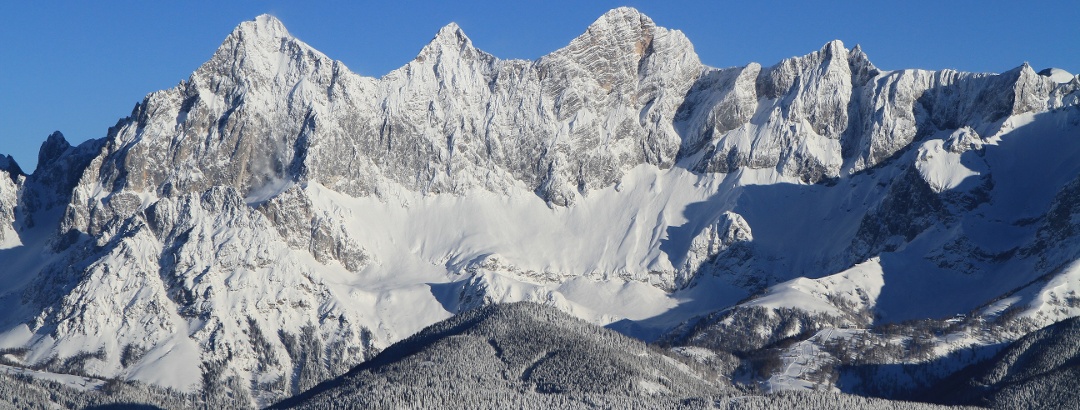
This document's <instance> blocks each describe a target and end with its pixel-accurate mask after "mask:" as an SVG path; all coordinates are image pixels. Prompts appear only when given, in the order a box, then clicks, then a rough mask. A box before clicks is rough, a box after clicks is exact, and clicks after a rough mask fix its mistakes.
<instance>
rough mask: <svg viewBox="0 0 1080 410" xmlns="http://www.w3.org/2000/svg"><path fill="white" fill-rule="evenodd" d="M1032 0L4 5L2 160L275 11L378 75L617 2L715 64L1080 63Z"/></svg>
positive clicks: (101, 110) (506, 48)
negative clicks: (421, 57) (436, 45)
mask: <svg viewBox="0 0 1080 410" xmlns="http://www.w3.org/2000/svg"><path fill="white" fill-rule="evenodd" d="M1026 3H1028V2H1020V1H1000V0H984V1H968V0H961V1H924V0H906V1H896V2H883V1H865V0H863V1H768V0H765V1H697V2H690V1H670V0H669V1H655V2H645V1H623V2H612V1H572V0H545V1H520V0H498V1H472V2H440V1H414V0H400V1H386V0H382V1H376V2H366V1H364V2H362V1H310V2H308V1H305V2H299V1H297V2H286V1H253V0H236V1H223V2H207V1H137V2H136V1H115V2H95V1H70V2H51V1H47V2H36V1H0V42H2V44H3V46H2V47H0V153H2V154H12V155H13V156H15V158H16V160H18V161H19V163H20V164H21V165H22V166H23V168H24V169H25V170H27V171H30V170H32V169H33V168H34V166H35V162H36V155H37V149H38V146H39V145H40V144H41V142H42V141H44V139H45V137H46V136H47V135H48V134H49V133H51V132H52V131H54V130H60V131H62V132H63V133H64V134H65V135H66V136H67V138H68V140H69V141H71V142H72V143H73V144H74V143H78V142H82V141H85V140H86V139H89V138H102V137H104V136H105V133H106V131H107V130H108V127H109V126H111V125H113V124H115V123H116V121H117V120H119V119H120V118H122V117H124V116H126V115H128V114H129V113H130V112H131V109H132V108H133V107H134V105H135V104H136V103H137V102H139V101H141V100H142V98H143V96H145V95H146V94H148V93H150V92H153V91H156V90H160V89H164V88H168V87H172V86H174V85H176V84H177V83H178V82H179V81H181V80H183V79H186V78H187V77H188V76H189V75H190V73H191V72H192V71H194V70H195V68H197V67H198V66H199V65H200V64H201V63H202V62H203V61H205V60H206V59H208V58H209V57H210V55H211V54H212V53H213V51H214V50H215V49H216V48H217V46H218V45H219V44H220V43H221V41H222V40H224V38H225V36H226V35H228V34H229V32H230V31H232V29H233V27H235V26H236V25H237V24H239V23H240V22H242V21H245V20H250V19H252V18H254V17H255V16H257V15H259V14H262V13H270V14H273V15H275V16H277V17H278V18H279V19H281V20H282V21H283V22H284V23H285V26H286V27H287V28H288V29H289V31H290V32H292V34H293V35H295V36H296V37H298V38H300V39H301V40H303V41H305V42H307V43H308V44H310V45H312V46H314V47H315V48H317V49H319V50H321V51H322V52H324V53H326V54H327V55H328V56H330V57H331V58H334V59H337V60H341V61H343V62H344V63H345V64H346V65H347V66H349V68H351V69H352V70H353V71H355V72H358V73H360V74H363V75H370V76H381V75H383V74H385V73H387V72H388V71H390V70H392V69H394V68H397V67H399V66H401V65H403V64H405V63H406V62H408V61H409V60H411V59H412V58H413V57H414V56H415V54H416V53H417V52H418V51H419V50H420V48H421V47H423V45H424V44H425V43H427V41H428V40H430V39H431V38H432V36H434V35H435V33H436V32H437V31H438V29H439V28H440V27H442V26H443V25H445V24H447V23H449V22H451V21H454V22H457V23H458V24H459V25H460V26H461V27H462V28H463V29H464V30H465V33H466V34H467V35H468V36H469V37H471V38H472V40H473V43H474V44H475V45H476V46H477V47H479V48H480V49H483V50H485V51H487V52H490V53H492V54H494V55H496V56H498V57H500V58H528V59H535V58H537V57H540V56H542V55H544V54H547V53H548V52H551V51H554V50H556V49H558V48H560V47H562V46H564V45H566V44H567V43H568V42H569V41H570V40H571V39H573V38H574V37H576V36H577V35H578V34H580V33H581V32H583V31H584V30H585V28H586V27H587V26H588V25H589V23H591V22H592V21H593V20H595V19H596V18H597V17H599V16H600V15H601V14H603V13H604V12H605V11H607V10H609V9H611V8H614V7H617V6H621V5H627V6H633V7H636V8H638V9H639V10H641V11H642V12H644V13H645V14H647V15H649V16H650V17H652V18H653V20H655V21H656V22H657V24H659V25H661V26H664V27H668V28H673V29H679V30H682V31H683V32H684V33H686V35H687V37H689V38H690V40H691V41H692V42H693V43H694V46H695V48H696V50H697V52H698V54H699V55H700V56H701V60H702V61H703V62H704V63H705V64H708V65H712V66H717V67H727V66H735V65H743V64H746V63H748V62H751V61H755V62H759V63H761V64H763V65H766V66H768V65H772V64H774V63H776V62H777V61H779V60H780V59H783V58H786V57H790V56H794V55H802V54H806V53H809V52H811V51H814V50H817V49H819V48H820V47H821V46H822V45H823V44H825V43H826V42H828V41H830V40H833V39H840V40H843V41H844V43H845V44H846V45H847V46H848V47H853V46H854V45H855V44H861V45H862V46H863V49H864V50H865V51H866V52H867V54H869V56H870V59H871V61H873V62H874V63H875V64H876V65H877V66H878V67H880V68H883V69H902V68H926V69H943V68H952V69H958V70H963V71H980V72H1001V71H1005V70H1008V69H1011V68H1014V67H1016V66H1018V65H1020V64H1021V63H1023V62H1025V61H1027V62H1030V63H1031V65H1032V66H1034V67H1035V68H1036V69H1041V68H1045V67H1060V68H1064V69H1066V70H1068V71H1070V72H1073V73H1077V72H1080V4H1077V1H1076V0H1066V1H1062V2H1038V3H1033V4H1034V5H1027V4H1026Z"/></svg>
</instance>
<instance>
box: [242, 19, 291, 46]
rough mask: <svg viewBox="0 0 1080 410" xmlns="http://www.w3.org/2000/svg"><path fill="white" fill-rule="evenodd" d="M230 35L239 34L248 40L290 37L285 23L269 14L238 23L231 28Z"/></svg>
mask: <svg viewBox="0 0 1080 410" xmlns="http://www.w3.org/2000/svg"><path fill="white" fill-rule="evenodd" d="M232 35H234V36H241V37H243V38H245V39H249V40H276V39H280V38H292V35H291V34H289V30H286V29H285V24H282V23H281V20H278V19H277V17H274V16H271V15H269V14H263V15H260V16H258V17H255V19H254V20H250V21H245V22H243V23H240V25H239V26H237V27H236V28H235V29H233V32H232Z"/></svg>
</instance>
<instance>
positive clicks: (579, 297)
mask: <svg viewBox="0 0 1080 410" xmlns="http://www.w3.org/2000/svg"><path fill="white" fill-rule="evenodd" d="M1059 76H1060V75H1059ZM1078 90H1080V80H1077V79H1076V78H1074V79H1073V81H1072V82H1064V83H1062V82H1060V81H1057V80H1055V79H1051V78H1050V77H1048V76H1042V75H1039V74H1037V73H1035V72H1034V70H1033V69H1031V67H1030V66H1027V65H1026V64H1025V65H1022V66H1020V67H1018V68H1017V69H1014V70H1011V71H1009V72H1006V73H1002V74H970V73H957V72H952V71H947V70H946V71H941V72H931V71H925V70H898V71H881V70H879V69H877V68H876V67H875V66H874V65H873V64H872V63H871V62H870V60H869V58H868V57H867V56H866V54H865V53H864V52H863V51H862V49H861V47H858V46H856V47H855V48H854V49H851V50H848V49H847V48H845V46H844V45H843V43H842V42H840V41H833V42H830V43H827V44H825V45H824V46H823V47H822V48H821V49H819V50H818V51H815V52H812V53H810V54H807V55H805V56H798V57H792V58H789V59H785V60H783V61H781V62H779V63H777V64H775V65H773V66H770V67H762V66H761V65H759V64H756V63H750V64H748V65H746V66H743V67H731V68H724V69H717V68H711V67H707V66H704V65H702V64H701V62H700V61H699V60H698V58H697V56H696V54H695V53H694V51H693V46H692V44H690V43H689V41H688V40H687V39H686V37H685V36H684V35H682V34H681V33H680V32H678V31H677V30H668V29H665V28H662V27H658V26H656V25H655V23H654V22H653V21H652V20H651V19H649V18H648V17H646V16H644V15H643V14H641V13H639V12H637V11H636V10H633V9H630V8H620V9H615V10H613V11H610V12H608V13H605V14H604V15H603V16H601V17H600V18H599V19H597V20H596V22H594V23H593V24H591V25H590V26H589V28H588V29H586V31H585V32H584V33H583V34H582V35H580V36H578V37H576V38H575V39H574V40H572V41H571V42H570V43H569V44H568V45H567V46H566V47H564V48H561V49H559V50H556V51H553V52H552V53H549V54H548V55H545V56H543V57H540V58H538V59H536V60H531V61H530V60H500V59H498V58H496V57H494V56H492V55H490V54H487V53H485V52H483V51H481V50H478V49H476V48H475V47H473V45H472V43H471V40H469V39H468V37H467V36H466V35H465V34H464V33H463V32H462V31H461V30H460V27H457V26H456V24H453V23H451V24H449V25H447V26H445V27H443V28H442V29H440V30H439V31H438V33H437V34H436V36H435V37H434V38H433V40H432V41H431V42H429V43H428V44H427V45H425V46H424V47H423V48H422V49H421V50H420V52H419V53H418V55H417V57H416V58H415V59H414V60H412V61H410V62H408V63H407V64H405V65H404V66H402V67H401V68H399V69H396V70H394V71H392V72H390V73H388V74H387V75H385V76H383V77H381V78H372V77H363V76H360V75H357V74H354V73H352V72H350V71H349V70H348V69H347V68H346V67H345V66H344V64H342V63H340V62H338V61H334V60H331V59H330V58H329V57H327V56H325V55H323V54H322V53H320V52H318V51H317V50H315V49H313V48H311V47H310V46H308V45H306V44H305V43H303V42H302V41H300V40H298V39H295V38H294V37H293V36H291V34H289V33H288V31H287V30H286V29H285V27H284V25H283V24H281V22H280V21H278V20H277V19H276V18H274V17H272V16H267V15H264V16H259V17H257V18H256V19H255V20H253V21H251V22H245V23H242V24H240V25H239V26H238V27H237V28H236V30H234V31H233V32H232V33H231V34H230V35H229V36H228V37H226V39H225V41H224V42H223V43H222V46H221V47H219V48H218V49H217V51H215V53H214V54H213V57H211V59H210V60H209V61H207V62H206V63H205V64H203V65H202V66H200V67H199V68H198V69H197V70H196V71H195V72H194V73H193V74H192V76H191V77H190V78H189V79H188V80H185V81H183V82H181V84H180V85H178V86H177V87H174V88H171V89H167V90H162V91H158V92H155V93H151V94H150V95H148V96H147V97H146V98H145V99H144V100H143V101H142V102H141V103H139V104H138V105H137V106H136V107H135V109H134V110H133V112H132V114H131V116H129V117H127V118H124V119H122V120H120V121H119V122H118V123H117V125H116V126H114V127H112V128H110V130H109V134H108V136H107V137H106V138H103V139H100V140H92V141H88V142H85V143H82V144H80V145H78V146H76V147H72V146H70V144H68V143H67V142H66V141H65V140H64V139H63V136H62V134H59V133H56V134H53V135H52V136H50V137H49V138H48V139H47V140H46V142H45V143H44V144H43V146H42V149H41V153H40V156H39V157H40V158H41V159H40V160H39V166H38V170H35V172H34V173H33V174H30V175H22V173H21V171H15V168H14V167H8V168H6V169H8V170H11V171H8V172H9V176H10V178H0V222H2V224H0V235H3V236H0V244H3V247H2V248H3V249H0V261H3V262H5V263H8V264H9V266H11V268H10V269H9V271H8V272H5V273H3V274H2V275H0V277H2V278H3V279H5V280H7V281H8V283H13V284H14V285H13V286H12V288H11V289H9V290H8V291H6V292H5V293H2V294H0V301H2V302H3V303H4V304H5V305H10V306H15V307H17V308H15V309H11V310H10V311H8V312H5V313H4V314H3V315H0V325H2V326H4V328H0V348H5V349H7V348H11V349H24V350H19V351H20V352H22V353H21V354H19V355H16V356H12V357H13V359H12V360H15V363H16V364H18V365H22V366H28V367H36V368H40V369H44V370H49V371H59V372H64V373H78V372H83V373H87V374H93V375H97V376H101V377H117V378H127V379H132V380H142V381H147V382H151V383H155V384H161V385H165V386H169V387H173V388H177V389H181V390H186V391H191V390H198V389H204V388H205V389H210V388H215V389H217V388H224V389H226V390H231V391H240V392H251V393H252V394H253V395H254V397H253V398H252V401H253V403H260V404H268V403H271V402H274V401H276V400H278V399H280V398H281V397H284V396H287V395H289V394H293V393H297V392H299V391H302V390H304V389H305V388H306V387H310V385H312V384H313V383H316V382H318V381H321V380H324V379H327V378H329V377H332V376H335V375H337V374H339V373H341V372H343V371H344V370H345V369H348V368H350V367H351V366H352V365H355V364H358V363H360V362H362V361H364V360H367V359H369V358H371V357H372V356H373V354H374V353H375V352H376V351H378V350H379V349H381V348H382V347H386V346H388V345H390V344H391V343H393V342H395V341H397V340H400V339H402V338H404V337H406V336H408V335H410V334H412V333H414V332H416V331H419V330H420V329H422V328H424V327H425V326H427V325H429V324H431V323H434V322H436V321H439V320H442V319H445V318H447V317H450V316H452V315H455V314H458V313H461V312H465V311H469V310H471V309H475V308H477V307H480V306H483V305H486V304H490V303H501V302H516V301H534V302H543V303H546V304H550V305H553V306H556V307H559V308H560V309H562V310H564V311H567V312H570V313H572V314H574V315H576V316H579V317H582V318H584V319H586V320H589V321H591V322H594V323H599V324H608V325H611V326H613V327H615V328H619V329H622V330H624V331H626V332H627V333H631V334H636V335H638V336H639V337H642V338H656V337H660V336H662V335H663V334H664V333H665V332H668V331H670V330H671V329H676V328H677V326H679V325H680V324H695V325H693V326H697V325H696V323H700V324H701V326H698V327H697V328H695V331H696V332H699V334H702V335H715V334H725V332H732V331H734V332H739V331H747V329H743V328H739V327H737V326H741V325H745V324H749V325H765V326H766V328H765V329H764V330H763V333H765V335H764V336H763V340H765V341H764V342H761V343H758V345H755V346H753V347H754V348H755V349H763V348H768V347H769V346H770V345H771V344H773V343H775V342H777V341H778V340H785V339H787V338H791V337H796V338H800V337H806V338H809V339H804V340H802V341H801V342H805V343H818V342H820V340H819V339H821V338H824V337H825V336H820V335H817V334H809V333H807V332H811V331H815V332H816V331H819V330H820V331H825V330H829V329H835V328H837V327H841V326H853V325H857V326H866V325H870V324H873V323H875V322H876V321H882V322H888V321H890V320H897V321H900V320H907V319H916V318H927V319H933V320H939V319H940V317H939V316H942V315H946V316H947V315H955V314H970V315H972V317H978V318H985V319H987V320H996V318H998V317H1005V316H1007V315H1006V313H1005V312H1013V313H1011V314H1016V315H1018V316H1017V317H1019V318H1020V319H1023V320H1031V323H1033V324H1030V325H1025V326H1039V325H1045V324H1048V322H1050V321H1053V320H1055V319H1056V318H1061V317H1062V316H1070V315H1075V314H1077V313H1080V312H1074V310H1072V309H1073V307H1070V306H1068V304H1063V303H1061V301H1062V300H1064V298H1066V297H1067V292H1064V291H1061V292H1059V291H1057V290H1055V289H1056V288H1052V287H1046V288H1040V287H1039V286H1041V285H1043V284H1049V283H1053V284H1055V286H1056V285H1062V286H1064V289H1071V286H1072V283H1073V281H1072V278H1073V276H1075V275H1074V272H1073V270H1072V269H1071V268H1069V269H1065V268H1062V269H1058V267H1062V266H1064V267H1068V266H1070V265H1069V263H1070V262H1071V261H1073V260H1075V254H1076V252H1074V250H1073V249H1072V247H1071V245H1070V244H1071V243H1072V242H1070V241H1069V240H1070V238H1073V237H1074V235H1075V232H1073V231H1072V230H1070V229H1068V226H1071V225H1068V224H1064V225H1061V224H1055V223H1054V222H1053V221H1065V220H1069V215H1071V214H1072V213H1073V209H1074V206H1073V205H1074V204H1072V202H1071V200H1070V199H1069V198H1070V197H1069V195H1067V193H1068V192H1071V189H1072V185H1074V184H1071V183H1070V182H1069V181H1070V180H1071V178H1070V177H1069V176H1070V175H1073V174H1075V173H1076V171H1077V170H1076V169H1073V168H1070V166H1069V165H1068V163H1067V161H1059V160H1063V159H1065V158H1068V153H1070V152H1073V151H1075V150H1076V149H1077V146H1076V144H1073V143H1071V142H1070V141H1071V140H1069V139H1068V138H1067V136H1068V135H1070V134H1069V133H1071V132H1073V131H1075V130H1076V129H1077V124H1080V115H1078V114H1077V110H1076V109H1075V107H1077V106H1080V92H1078ZM1014 152H1025V153H1027V152H1030V153H1043V155H1042V156H1043V157H1045V158H1048V159H1051V160H1052V161H1048V162H1050V164H1041V163H1038V161H1037V160H1035V159H1028V160H1024V161H1019V160H1014V159H1011V158H1013V155H1012V153H1014ZM1031 158H1035V157H1031ZM1058 162H1061V163H1062V164H1064V165H1060V166H1058V167H1057V168H1054V167H1053V164H1055V163H1058ZM12 163H13V162H12ZM1043 171H1060V172H1059V174H1060V175H1058V176H1054V177H1052V178H1050V180H1052V181H1050V182H1046V183H1045V184H1043V185H1045V186H1035V187H1032V186H1028V185H1032V184H1027V183H1026V182H1025V181H1027V180H1026V179H1025V178H1033V175H1034V174H1035V173H1038V172H1043ZM1010 174H1015V176H1014V175H1010ZM1051 175H1053V174H1051ZM9 180H10V181H11V182H12V183H11V184H8V183H7V181H9ZM1036 185H1037V184H1036ZM1012 198H1023V200H1014V199H1012ZM1016 215H1023V218H1022V219H1023V220H1022V221H1016V222H1015V223H1014V221H1013V220H1014V219H1016ZM1000 232H1008V233H1009V235H1003V234H1001V233H1000ZM988 233H989V234H988ZM1006 236H1007V238H1006ZM1010 238H1012V239H1010ZM1037 238H1042V241H1043V242H1046V241H1049V240H1051V239H1050V238H1056V239H1055V240H1057V242H1058V243H1061V244H1062V245H1061V246H1059V247H1056V248H1049V247H1046V246H1042V247H1040V246H1034V245H1029V242H1030V243H1031V244H1037V243H1042V242H1036V239H1037ZM943 249H944V250H945V251H943ZM1010 249H1012V250H1010ZM1009 255H1013V257H1010V256H1009ZM1002 260H1004V262H1001V261H1002ZM1006 262H1007V263H1006ZM1012 272H1020V273H1019V274H1010V273H1012ZM1038 278H1044V279H1045V280H1043V279H1038ZM980 280H982V281H985V282H986V283H989V285H988V286H986V287H985V288H984V289H978V290H976V291H969V292H967V293H969V295H966V296H965V297H958V298H955V300H950V301H943V302H940V303H926V304H925V306H921V305H919V306H917V305H918V304H917V303H912V302H911V301H910V300H906V299H905V298H907V297H908V296H905V295H907V294H908V293H909V292H914V295H915V296H912V297H911V299H914V300H923V301H924V302H926V301H929V300H932V299H934V298H935V296H934V295H938V294H939V293H940V292H957V291H961V290H964V291H966V290H967V289H968V288H969V287H971V286H973V284H975V283H977V282H979V281H980ZM921 281H927V283H936V284H938V285H940V286H937V287H933V288H924V287H923V286H921V285H920V283H921ZM882 284H884V285H882ZM836 287H840V288H843V289H844V290H843V292H838V291H834V290H832V289H834V288H836ZM1059 293H1061V294H1059ZM101 295H109V297H101ZM769 295H772V297H770V296H769ZM776 295H784V297H783V298H780V297H777V296H776ZM789 296H790V298H789ZM999 296H1000V298H999ZM631 301H633V302H631ZM803 302H805V303H803ZM785 309H791V310H794V311H797V313H793V314H789V313H790V312H788V313H784V312H787V310H785ZM1010 309H1012V310H1011V311H1010ZM117 312H120V314H119V316H118V315H117ZM725 312H726V313H725ZM776 312H781V313H780V314H782V315H787V316H784V318H789V319H790V318H795V319H796V320H788V319H784V318H781V320H773V319H776V318H777V316H776V315H777V314H778V313H776ZM822 312H825V313H827V314H828V315H834V316H835V314H837V312H839V314H840V315H841V316H844V320H841V321H837V320H834V319H835V318H833V317H826V316H828V315H824V316H823V315H820V313H822ZM804 313H806V314H804ZM761 315H765V316H768V317H769V319H768V320H763V321H759V322H753V321H750V322H743V321H742V320H743V319H745V318H749V319H754V320H757V319H755V318H758V319H760V317H759V316H761ZM694 318H699V319H700V320H699V319H694ZM1006 322H1008V321H1006ZM732 323H734V324H735V325H732ZM790 323H799V324H798V325H791V326H794V327H791V326H789V324H790ZM1009 323H1012V322H1009ZM1025 323H1026V322H1025ZM713 325H716V326H721V328H710V327H708V326H713ZM619 326H622V327H619ZM731 326H736V327H731ZM770 326H771V327H770ZM688 327H690V325H686V326H683V327H681V328H679V329H684V330H685V329H687V328H688ZM733 329H734V330H733ZM979 329H980V328H979V327H978V326H977V323H976V321H975V319H972V322H971V326H969V327H965V328H963V330H962V332H968V333H964V334H963V335H960V336H957V337H961V336H962V338H964V340H966V342H964V343H969V344H977V343H997V342H1001V341H1003V340H1008V339H1010V338H1016V337H1019V336H1020V334H1022V333H1023V332H1022V331H1019V330H1017V331H1002V332H997V331H996V330H995V332H996V333H980V332H981V330H979ZM804 333H807V334H804ZM105 334H108V335H115V337H111V338H110V339H109V340H105V339H103V338H102V335H105ZM855 336H858V335H855ZM855 336H850V337H855ZM830 337H831V336H830ZM845 337H848V336H845ZM860 337H861V336H860ZM701 338H705V336H701ZM815 338H817V339H815ZM945 339H947V338H945ZM665 340H671V339H670V338H669V339H665ZM703 340H704V339H703ZM706 342H707V341H706ZM801 342H800V343H801ZM755 343H756V342H755ZM941 343H942V344H941V345H939V346H940V348H941V350H942V351H943V352H944V353H947V352H948V351H951V349H956V348H958V347H957V346H955V345H950V344H948V343H946V342H945V341H942V342H941ZM702 344H708V343H705V342H703V343H702ZM709 347H715V346H713V345H711V344H710V345H709ZM743 353H747V354H751V353H752V352H743ZM898 360H899V359H898ZM166 365H169V366H177V368H179V369H182V371H179V372H177V373H178V374H179V376H176V377H174V376H169V375H166V374H164V373H163V371H162V369H163V368H164V367H167V366H166ZM807 366H809V365H807ZM793 368H795V367H793ZM807 371H809V370H807ZM791 376H792V377H794V378H796V379H798V378H799V377H808V376H806V375H805V374H793V375H791ZM192 380H204V382H203V383H202V384H200V385H196V383H193V382H192ZM800 380H801V379H800ZM781 384H782V383H776V385H778V386H780V385H781ZM221 386H224V387H221Z"/></svg>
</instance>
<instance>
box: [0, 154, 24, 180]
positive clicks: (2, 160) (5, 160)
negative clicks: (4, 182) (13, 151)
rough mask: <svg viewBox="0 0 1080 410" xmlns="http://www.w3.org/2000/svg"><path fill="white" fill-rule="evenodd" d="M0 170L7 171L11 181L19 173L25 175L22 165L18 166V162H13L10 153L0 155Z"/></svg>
mask: <svg viewBox="0 0 1080 410" xmlns="http://www.w3.org/2000/svg"><path fill="white" fill-rule="evenodd" d="M0 171H4V172H7V173H8V176H10V177H11V180H12V181H15V180H16V179H17V178H18V177H19V176H20V175H26V173H25V172H23V170H22V167H20V166H19V163H18V162H15V158H13V157H12V156H11V155H0Z"/></svg>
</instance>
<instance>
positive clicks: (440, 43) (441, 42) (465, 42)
mask: <svg viewBox="0 0 1080 410" xmlns="http://www.w3.org/2000/svg"><path fill="white" fill-rule="evenodd" d="M475 49H476V48H475V47H473V44H472V40H471V39H469V36H466V35H465V32H464V31H463V30H461V27H460V26H458V25H457V23H454V22H451V23H450V24H447V25H445V26H443V28H441V29H439V32H438V33H436V34H435V37H434V38H432V39H431V41H430V42H428V44H427V45H425V46H424V48H422V49H421V50H420V54H418V55H417V57H420V58H423V57H424V56H433V55H438V54H442V53H446V52H454V53H464V52H467V51H468V50H475Z"/></svg>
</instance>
